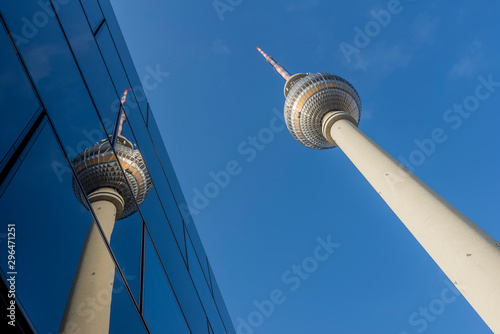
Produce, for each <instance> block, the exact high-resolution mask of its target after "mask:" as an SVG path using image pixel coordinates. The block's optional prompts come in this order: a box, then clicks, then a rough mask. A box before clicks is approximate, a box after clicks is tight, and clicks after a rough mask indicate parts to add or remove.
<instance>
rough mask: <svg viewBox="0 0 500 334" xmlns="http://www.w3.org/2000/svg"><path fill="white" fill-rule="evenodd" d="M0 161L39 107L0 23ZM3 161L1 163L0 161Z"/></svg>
mask: <svg viewBox="0 0 500 334" xmlns="http://www.w3.org/2000/svg"><path fill="white" fill-rule="evenodd" d="M0 50H1V51H0V59H2V61H1V62H0V91H1V92H2V93H1V94H0V106H2V122H0V161H2V160H3V159H4V157H5V156H6V155H7V152H8V151H9V150H10V149H11V148H12V149H14V148H13V146H15V144H16V141H17V142H18V141H19V140H17V139H18V137H19V135H20V134H21V133H22V132H23V129H25V127H26V126H27V125H28V123H29V122H30V119H31V118H32V117H33V115H34V114H35V113H36V111H37V110H38V108H39V107H40V104H39V102H38V99H37V98H36V96H35V93H34V92H33V88H32V86H31V84H30V82H29V80H28V78H27V77H26V73H25V72H24V69H23V68H22V65H21V63H20V62H19V58H18V57H17V55H16V52H15V50H14V48H13V46H12V43H11V42H10V40H9V38H8V36H7V32H6V31H5V29H4V27H3V25H2V24H0ZM2 162H3V161H2Z"/></svg>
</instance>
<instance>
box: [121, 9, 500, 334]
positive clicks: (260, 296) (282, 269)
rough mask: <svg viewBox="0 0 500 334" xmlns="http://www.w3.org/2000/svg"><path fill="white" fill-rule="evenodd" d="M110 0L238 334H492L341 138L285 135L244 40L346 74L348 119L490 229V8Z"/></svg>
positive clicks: (269, 79)
mask: <svg viewBox="0 0 500 334" xmlns="http://www.w3.org/2000/svg"><path fill="white" fill-rule="evenodd" d="M112 3H113V5H114V8H115V10H116V14H117V17H118V20H119V22H120V25H121V28H122V31H123V33H124V35H125V39H126V41H127V43H128V46H129V49H130V52H131V54H132V58H133V59H134V62H135V65H136V67H137V70H138V72H139V77H140V78H142V80H143V84H144V86H145V88H146V90H147V95H148V98H149V101H150V104H151V107H152V109H153V112H154V114H155V117H156V120H157V122H158V125H159V128H160V131H161V133H162V135H163V138H164V140H165V145H166V147H167V150H168V152H169V154H170V157H171V160H172V163H173V165H174V168H175V170H176V172H177V176H178V178H179V181H180V185H181V187H182V189H183V191H184V194H185V196H186V199H187V201H188V203H189V205H190V206H191V207H192V208H193V210H192V211H193V217H194V220H195V223H196V226H197V228H198V231H199V233H200V237H201V239H202V241H203V243H204V245H205V250H206V252H207V254H208V257H209V260H210V262H211V264H212V266H213V270H214V273H215V276H216V278H217V280H218V283H219V286H220V288H221V291H222V294H223V296H224V298H225V301H226V304H227V307H228V310H229V313H230V315H231V318H232V319H233V322H234V323H235V326H237V329H239V330H238V333H287V334H303V333H395V334H408V333H412V334H413V333H424V332H425V333H429V334H430V333H456V334H460V333H477V334H480V333H490V332H491V331H490V330H489V329H488V328H487V326H486V325H485V324H484V322H483V321H482V320H481V319H480V318H479V316H478V315H477V314H476V313H475V311H474V310H473V309H472V308H471V307H470V306H469V304H468V303H467V302H466V301H465V300H464V298H463V297H462V296H461V295H458V296H456V295H455V292H456V290H454V289H453V287H451V288H450V283H449V281H448V280H447V278H446V276H445V275H444V274H443V272H442V271H441V270H440V269H439V268H438V266H437V265H436V264H435V263H434V262H433V260H432V259H431V258H430V257H429V256H428V255H427V253H426V252H425V251H424V250H423V248H422V247H421V246H420V245H419V244H418V243H417V242H416V240H415V239H414V238H413V236H412V235H411V234H410V233H409V232H408V230H407V229H406V228H405V226H404V225H403V224H402V223H401V222H400V221H399V220H398V219H397V217H396V216H395V215H394V214H393V213H392V211H391V210H390V209H389V208H388V207H387V206H386V204H385V203H384V202H383V201H382V199H381V198H379V196H378V194H377V193H376V192H375V191H374V190H373V189H372V188H371V186H370V185H369V184H368V182H367V181H366V180H365V179H364V178H363V177H362V175H361V174H360V173H359V172H358V171H357V170H356V168H355V167H354V166H353V165H352V163H351V162H350V161H349V160H348V159H347V157H346V156H345V155H344V154H343V153H342V151H341V150H340V149H338V148H336V149H333V150H328V151H315V150H311V149H308V148H305V147H303V146H301V145H300V144H299V143H297V142H295V141H294V139H293V138H292V136H291V135H290V134H289V133H288V131H287V130H286V128H284V124H283V123H282V114H283V104H284V96H283V84H284V81H283V80H282V79H281V78H280V77H279V76H278V75H277V74H276V73H275V72H274V71H273V70H272V68H271V67H270V66H269V65H268V64H266V62H265V60H264V58H262V56H261V55H260V54H259V53H258V52H257V51H256V50H255V47H256V46H261V47H262V49H263V50H264V51H266V52H267V53H268V54H269V55H271V56H273V57H274V58H275V59H276V60H277V61H278V62H280V63H281V64H282V65H283V66H284V67H285V68H286V69H287V70H288V71H289V72H291V73H297V72H331V73H335V74H338V75H340V76H343V77H344V78H346V79H347V80H349V81H350V82H351V83H352V84H353V85H354V86H355V87H356V89H357V90H358V92H359V95H360V97H361V101H362V104H363V110H362V117H361V123H360V129H361V130H362V131H364V132H365V133H366V134H368V135H369V136H370V137H371V138H372V139H374V140H375V141H376V142H377V143H378V144H379V145H381V146H382V147H383V148H385V149H386V150H387V151H388V152H389V153H390V154H392V155H393V156H395V157H397V158H398V159H400V160H401V161H402V162H405V163H406V164H408V163H409V164H411V165H412V168H414V172H415V174H416V175H417V176H419V177H420V178H421V179H422V180H424V181H425V182H427V183H428V184H429V185H430V186H431V187H433V188H434V189H435V190H436V191H437V192H438V193H440V194H441V195H442V196H443V197H444V198H445V199H447V200H448V201H450V202H451V203H452V204H453V205H455V206H456V207H457V208H459V209H460V210H461V211H462V212H463V213H464V214H466V215H467V216H468V217H469V218H471V219H472V220H473V221H474V222H476V223H477V224H478V225H479V226H480V227H482V228H483V229H484V230H486V231H487V232H488V233H490V234H491V235H492V236H493V237H494V238H496V239H497V240H500V225H499V207H500V206H499V203H500V193H499V190H498V186H499V176H498V170H499V167H500V157H499V153H500V150H499V145H498V143H499V142H500V132H499V131H498V125H499V124H500V114H499V112H500V63H499V62H498V59H499V58H500V43H499V39H498V31H500V21H499V20H498V14H499V13H500V4H499V3H498V2H497V1H492V0H487V1H482V2H479V3H478V2H470V1H465V0H458V1H450V0H447V1H430V0H427V1H411V0H401V1H400V2H397V1H394V0H390V1H385V0H384V1H367V0H359V1H339V0H336V1H332V0H330V1H327V0H287V1H286V0H279V1H258V0H252V1H250V0H220V1H215V2H212V0H203V1H159V0H156V1H153V0H144V1H132V0H122V1H117V0H113V1H112ZM388 13H389V15H388ZM360 31H361V32H360ZM167 73H168V74H167ZM488 82H489V83H488ZM479 86H481V87H480V88H478V87H479ZM460 105H464V106H463V107H460ZM460 108H462V109H461V111H460ZM274 109H276V110H277V111H276V110H275V111H273V110H274ZM277 115H278V116H277ZM439 129H441V130H439ZM436 130H437V131H441V132H442V133H444V135H443V136H442V137H440V138H439V140H435V139H434V140H433V139H432V133H433V132H434V131H436ZM419 143H420V144H419ZM421 143H427V144H428V145H427V146H426V148H424V149H422V148H420V147H419V145H420V146H421ZM403 159H404V161H403ZM221 171H224V172H221ZM229 173H231V174H229ZM227 175H229V177H224V176H227ZM217 176H218V178H219V180H218V181H219V184H218V185H217V183H215V182H214V178H217ZM200 194H201V195H200ZM323 244H329V246H322V245H323ZM265 300H273V301H271V302H266V301H265ZM499 313H500V311H499Z"/></svg>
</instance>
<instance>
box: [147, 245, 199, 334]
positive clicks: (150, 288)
mask: <svg viewBox="0 0 500 334" xmlns="http://www.w3.org/2000/svg"><path fill="white" fill-rule="evenodd" d="M144 318H145V319H146V323H147V324H148V327H149V329H150V331H151V333H152V334H155V333H158V334H160V333H175V334H183V333H191V332H190V330H189V327H188V325H187V324H186V320H185V319H184V315H183V314H182V311H181V309H180V306H179V303H178V302H177V300H176V297H175V295H174V293H173V292H172V287H171V286H170V283H169V281H168V279H167V276H166V275H165V272H164V270H163V267H162V266H161V263H160V260H159V259H158V256H157V255H156V252H155V250H154V248H153V244H152V243H151V239H150V238H149V236H148V237H147V238H146V260H145V272H144Z"/></svg>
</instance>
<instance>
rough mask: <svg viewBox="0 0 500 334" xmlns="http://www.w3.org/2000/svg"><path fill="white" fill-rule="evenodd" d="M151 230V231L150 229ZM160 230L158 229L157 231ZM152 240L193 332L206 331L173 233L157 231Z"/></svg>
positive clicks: (196, 297) (200, 310)
mask: <svg viewBox="0 0 500 334" xmlns="http://www.w3.org/2000/svg"><path fill="white" fill-rule="evenodd" d="M146 219H147V218H146ZM150 232H151V231H150ZM157 232H158V231H157ZM152 240H153V242H154V244H155V245H156V248H157V249H158V253H159V254H160V258H161V261H162V263H163V266H164V267H165V270H166V272H167V275H168V278H169V280H170V282H171V283H172V287H173V290H174V292H175V294H176V296H177V298H178V300H179V303H180V304H181V308H182V310H183V311H184V315H185V316H186V319H187V320H188V323H189V326H190V328H191V331H192V332H193V333H206V332H207V331H208V328H207V323H206V321H204V320H201V319H205V318H206V315H205V312H204V311H203V307H202V306H201V302H200V300H199V298H198V295H197V294H196V290H195V287H194V285H193V282H192V281H191V277H190V276H189V273H188V270H187V268H186V266H185V264H184V261H183V259H182V257H181V255H180V253H179V249H178V248H177V245H176V244H175V239H174V236H173V235H172V233H164V234H160V233H156V235H152Z"/></svg>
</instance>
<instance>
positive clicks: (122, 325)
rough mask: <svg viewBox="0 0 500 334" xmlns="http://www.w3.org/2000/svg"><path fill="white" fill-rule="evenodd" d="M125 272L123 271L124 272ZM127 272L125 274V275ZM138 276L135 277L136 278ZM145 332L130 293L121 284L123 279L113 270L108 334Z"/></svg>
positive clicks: (139, 333)
mask: <svg viewBox="0 0 500 334" xmlns="http://www.w3.org/2000/svg"><path fill="white" fill-rule="evenodd" d="M124 274H125V273H124ZM126 276H127V274H125V277H126ZM138 279H139V278H137V280H138ZM127 280H128V279H127ZM124 333H133V334H136V333H137V334H141V333H147V331H146V329H145V328H144V324H143V322H142V320H141V318H140V316H139V313H137V309H136V308H135V306H134V304H133V303H132V300H131V299H130V295H129V293H128V291H127V289H126V288H125V285H124V284H123V280H122V278H121V276H120V274H119V273H118V270H116V271H115V281H114V283H113V295H112V297H111V318H110V324H109V334H124Z"/></svg>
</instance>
